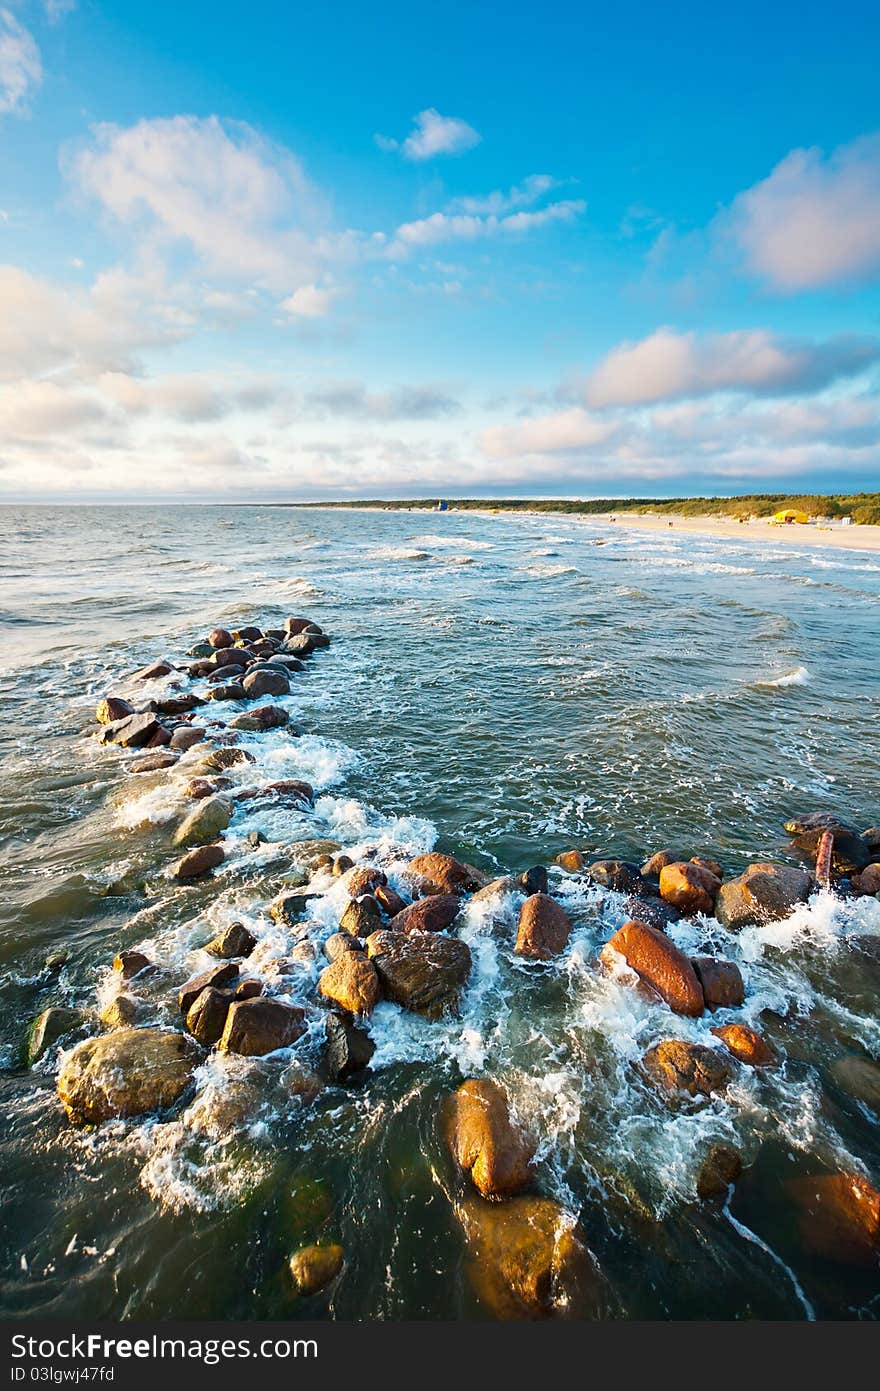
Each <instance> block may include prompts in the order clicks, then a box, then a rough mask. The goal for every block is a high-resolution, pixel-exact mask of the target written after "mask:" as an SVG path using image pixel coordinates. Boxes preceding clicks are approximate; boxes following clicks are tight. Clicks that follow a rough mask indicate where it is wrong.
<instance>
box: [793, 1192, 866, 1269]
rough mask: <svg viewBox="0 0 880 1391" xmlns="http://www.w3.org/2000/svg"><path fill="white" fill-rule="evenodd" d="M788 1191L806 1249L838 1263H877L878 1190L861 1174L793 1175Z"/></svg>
mask: <svg viewBox="0 0 880 1391" xmlns="http://www.w3.org/2000/svg"><path fill="white" fill-rule="evenodd" d="M788 1191H789V1193H790V1195H791V1197H792V1198H793V1200H794V1202H795V1204H796V1205H797V1207H798V1209H799V1227H800V1233H801V1238H802V1240H803V1242H804V1245H805V1246H807V1247H808V1248H809V1250H811V1251H813V1252H814V1253H815V1254H816V1255H818V1256H821V1257H822V1258H823V1259H824V1260H828V1261H836V1262H839V1263H840V1264H842V1265H859V1266H871V1267H876V1266H877V1265H878V1263H880V1192H878V1191H877V1189H876V1188H875V1187H874V1185H873V1184H872V1183H869V1182H868V1180H867V1179H866V1178H863V1177H862V1175H861V1174H821V1175H818V1174H817V1175H816V1176H814V1177H811V1178H800V1179H793V1180H792V1181H791V1182H790V1183H789V1185H788Z"/></svg>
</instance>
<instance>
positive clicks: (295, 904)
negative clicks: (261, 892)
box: [269, 889, 315, 927]
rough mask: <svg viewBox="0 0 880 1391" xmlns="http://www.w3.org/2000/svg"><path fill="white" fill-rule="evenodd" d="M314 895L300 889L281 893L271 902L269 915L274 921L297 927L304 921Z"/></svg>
mask: <svg viewBox="0 0 880 1391" xmlns="http://www.w3.org/2000/svg"><path fill="white" fill-rule="evenodd" d="M314 896H315V895H314V894H312V893H301V892H300V891H299V890H298V889H293V890H291V891H290V892H289V893H280V894H279V895H278V897H277V898H275V899H273V900H272V902H271V903H270V904H269V917H270V918H271V919H272V921H273V922H276V923H282V924H284V926H286V927H295V926H296V925H297V924H298V923H300V922H301V921H302V917H303V914H304V913H305V911H306V909H307V908H308V906H309V903H310V902H311V900H312V899H313V898H314Z"/></svg>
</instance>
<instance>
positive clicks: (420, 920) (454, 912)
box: [390, 894, 461, 932]
mask: <svg viewBox="0 0 880 1391" xmlns="http://www.w3.org/2000/svg"><path fill="white" fill-rule="evenodd" d="M460 912H461V899H460V898H459V897H458V895H457V894H429V895H428V897H427V898H419V899H416V901H415V903H411V904H410V905H409V907H408V908H404V909H403V910H402V912H400V913H396V914H395V916H394V917H393V918H392V919H391V923H390V926H391V927H392V928H393V929H394V930H395V932H442V931H443V930H444V928H447V927H449V926H450V924H451V923H453V922H455V919H456V918H457V917H458V915H459V913H460Z"/></svg>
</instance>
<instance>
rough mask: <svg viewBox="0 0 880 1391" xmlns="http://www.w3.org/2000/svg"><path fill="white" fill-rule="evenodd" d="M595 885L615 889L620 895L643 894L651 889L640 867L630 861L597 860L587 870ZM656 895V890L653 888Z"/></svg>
mask: <svg viewBox="0 0 880 1391" xmlns="http://www.w3.org/2000/svg"><path fill="white" fill-rule="evenodd" d="M587 874H588V875H589V877H590V879H591V880H592V882H593V883H594V884H598V885H599V886H600V888H603V889H613V890H614V891H615V892H616V893H619V894H643V893H645V892H647V890H648V888H649V887H652V888H653V886H649V884H648V881H647V880H645V879H644V878H643V876H642V874H641V873H640V871H639V867H638V865H634V864H630V862H629V861H628V860H596V861H595V862H594V863H593V864H591V865H590V866H589V868H588V869H587ZM653 892H654V893H656V892H657V890H656V888H653Z"/></svg>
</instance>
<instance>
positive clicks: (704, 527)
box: [583, 512, 880, 551]
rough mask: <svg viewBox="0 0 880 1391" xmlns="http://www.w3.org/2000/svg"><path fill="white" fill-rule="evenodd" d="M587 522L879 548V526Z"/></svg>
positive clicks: (620, 516) (647, 518) (604, 517)
mask: <svg viewBox="0 0 880 1391" xmlns="http://www.w3.org/2000/svg"><path fill="white" fill-rule="evenodd" d="M583 520H584V522H585V523H586V524H587V525H590V524H591V523H597V524H600V525H602V526H605V525H608V524H609V523H613V524H614V525H615V526H618V527H620V528H622V529H626V530H634V531H662V532H668V531H670V530H673V531H677V532H687V533H688V534H690V535H693V536H718V537H723V538H724V539H725V540H730V541H757V540H761V541H766V542H768V543H769V544H771V545H774V546H777V545H782V546H822V547H825V548H827V547H832V548H834V549H839V550H847V551H880V527H878V526H854V525H850V526H841V525H840V523H839V522H835V523H833V524H831V525H829V526H827V527H817V526H799V525H796V524H793V525H791V526H785V525H783V526H774V525H773V524H772V523H770V522H767V521H750V522H736V521H733V520H731V519H730V518H728V517H724V518H717V519H716V518H714V517H683V516H675V517H668V516H663V517H659V516H651V515H650V514H638V513H634V514H630V513H620V512H617V513H598V514H596V515H595V516H585V517H584V519H583Z"/></svg>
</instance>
